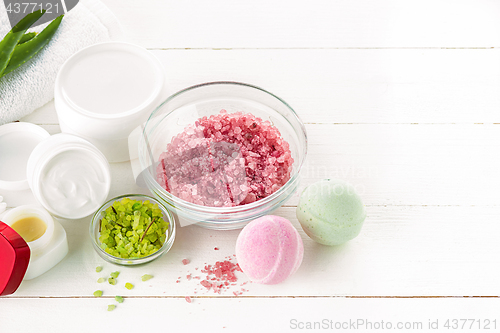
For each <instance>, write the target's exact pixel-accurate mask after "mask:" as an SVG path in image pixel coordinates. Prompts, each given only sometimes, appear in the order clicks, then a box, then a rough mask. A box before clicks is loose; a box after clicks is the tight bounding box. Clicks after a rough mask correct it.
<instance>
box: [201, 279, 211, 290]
mask: <svg viewBox="0 0 500 333" xmlns="http://www.w3.org/2000/svg"><path fill="white" fill-rule="evenodd" d="M200 284H201V285H202V286H203V287H205V288H207V289H210V288H212V284H211V283H210V282H208V281H207V280H202V281H201V282H200Z"/></svg>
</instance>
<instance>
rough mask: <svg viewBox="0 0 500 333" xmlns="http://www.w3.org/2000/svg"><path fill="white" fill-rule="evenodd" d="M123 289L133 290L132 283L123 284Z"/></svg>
mask: <svg viewBox="0 0 500 333" xmlns="http://www.w3.org/2000/svg"><path fill="white" fill-rule="evenodd" d="M125 288H127V289H128V290H131V289H132V288H134V285H133V284H132V283H128V282H127V283H125Z"/></svg>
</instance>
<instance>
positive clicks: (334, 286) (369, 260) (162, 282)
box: [9, 206, 500, 298]
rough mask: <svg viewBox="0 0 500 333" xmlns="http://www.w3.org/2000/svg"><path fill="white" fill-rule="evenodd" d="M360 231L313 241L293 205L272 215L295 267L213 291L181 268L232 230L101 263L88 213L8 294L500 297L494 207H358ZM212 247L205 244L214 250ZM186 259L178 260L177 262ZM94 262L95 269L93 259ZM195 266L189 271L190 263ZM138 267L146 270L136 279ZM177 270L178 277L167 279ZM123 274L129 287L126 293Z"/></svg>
mask: <svg viewBox="0 0 500 333" xmlns="http://www.w3.org/2000/svg"><path fill="white" fill-rule="evenodd" d="M367 211H368V217H367V219H366V221H365V225H364V227H363V230H362V232H361V234H360V235H359V236H358V237H357V238H356V239H354V240H352V241H351V242H349V243H347V244H345V245H342V246H337V247H327V246H322V245H319V244H316V243H315V242H313V241H312V240H311V239H309V238H308V237H307V236H306V235H305V234H304V232H303V231H302V229H301V228H300V225H299V224H298V222H297V219H296V218H295V208H293V207H284V208H280V209H279V210H278V211H276V214H278V215H280V216H283V217H285V218H288V219H290V221H292V223H293V224H294V225H295V226H296V227H297V229H298V230H299V233H300V235H301V237H302V239H303V242H304V249H305V250H304V253H305V254H304V261H303V263H302V266H301V267H300V268H299V270H298V271H297V273H296V274H295V275H293V276H292V277H290V278H289V279H288V280H286V281H285V282H284V283H282V284H279V285H272V286H269V285H259V284H254V283H251V284H246V285H244V286H240V285H241V284H242V283H244V282H246V281H248V280H247V278H246V277H245V276H244V275H243V274H238V275H237V276H238V278H239V280H238V285H237V286H234V287H231V289H229V290H228V291H225V292H222V293H221V294H215V293H213V291H212V290H210V291H206V290H205V288H204V287H202V286H201V285H200V284H199V281H198V280H196V279H192V280H190V281H188V280H187V278H186V275H188V274H190V273H192V274H193V276H202V277H204V276H205V275H204V274H201V273H199V270H201V269H203V267H204V266H205V264H212V265H213V264H215V262H216V261H220V260H224V258H225V257H226V256H233V255H234V245H235V243H236V238H237V236H238V233H239V232H238V231H211V230H206V229H203V228H200V227H197V226H189V227H183V228H178V230H177V231H178V235H177V237H176V241H175V244H174V246H173V247H172V249H171V250H170V252H169V253H167V254H165V255H164V256H163V257H161V258H160V259H158V260H155V261H154V262H152V263H150V264H148V265H144V266H140V267H121V266H116V265H112V264H109V263H105V262H104V261H103V260H102V259H101V258H100V257H99V256H98V255H97V254H96V253H95V251H94V249H93V248H92V245H91V243H90V239H89V236H88V223H89V218H87V219H82V220H78V221H63V223H62V224H63V226H64V228H65V229H66V232H67V234H68V242H69V246H70V252H69V254H68V256H67V257H66V258H65V259H64V261H62V262H61V263H60V264H59V265H57V266H56V267H55V268H53V269H52V270H50V271H49V272H47V273H46V274H44V275H42V276H40V277H38V278H37V279H34V280H30V281H24V282H23V283H22V284H21V286H20V288H19V289H18V291H17V292H16V293H15V294H14V295H12V296H9V297H13V298H17V297H28V296H29V297H36V296H46V297H54V296H57V297H73V296H75V297H85V296H91V295H92V293H93V292H94V291H95V290H98V289H100V290H103V291H104V292H105V293H106V294H109V293H112V294H113V293H115V294H116V293H118V294H119V293H125V292H126V293H127V295H131V296H186V295H189V296H196V295H201V296H212V297H219V296H225V297H230V296H233V291H240V290H241V288H244V289H246V290H248V292H245V293H244V296H264V297H267V296H325V295H327V296H500V286H499V284H498V274H497V273H498V268H497V265H498V258H500V247H499V246H498V234H499V233H500V223H499V221H498V216H499V214H500V207H408V206H406V207H392V206H388V207H378V206H376V207H367ZM216 247H217V248H218V249H219V250H214V248H216ZM183 259H189V260H191V263H190V264H188V265H183V264H182V262H181V261H182V260H183ZM99 265H102V266H103V267H104V269H103V272H102V273H100V274H99V273H96V272H95V267H96V266H99ZM196 267H198V268H199V269H198V270H196V269H195V268H196ZM116 270H118V271H120V272H121V273H120V276H119V277H118V284H117V285H116V286H112V285H109V284H108V283H103V284H98V283H97V279H98V278H99V277H105V276H107V275H108V276H109V274H110V273H111V272H113V271H116ZM144 274H152V275H154V276H155V277H154V278H153V279H151V280H149V281H147V282H141V281H140V277H141V276H142V275H144ZM179 277H181V278H180V282H179V283H176V281H177V280H178V279H179ZM126 282H131V283H133V284H134V285H135V286H136V287H135V288H134V289H133V290H131V291H127V290H126V289H125V288H124V284H125V283H126Z"/></svg>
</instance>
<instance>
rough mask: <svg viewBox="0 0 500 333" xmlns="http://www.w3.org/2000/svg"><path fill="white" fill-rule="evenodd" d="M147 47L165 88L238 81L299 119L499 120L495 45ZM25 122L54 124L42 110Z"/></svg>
mask: <svg viewBox="0 0 500 333" xmlns="http://www.w3.org/2000/svg"><path fill="white" fill-rule="evenodd" d="M499 17H500V15H499ZM499 31H500V29H499ZM499 34H500V32H499ZM153 53H154V54H155V55H156V56H157V57H158V58H159V59H160V61H161V62H162V63H163V65H164V66H165V69H166V72H167V90H168V92H169V93H170V94H172V93H175V92H177V91H179V90H181V89H184V88H186V87H189V86H192V85H195V84H199V83H202V82H209V81H224V80H226V81H227V80H229V81H240V82H246V83H250V84H254V85H257V86H260V87H262V88H264V89H267V90H268V91H270V92H272V93H274V94H276V95H277V96H279V97H281V98H283V99H284V100H285V101H286V102H287V103H289V104H290V105H291V106H292V107H293V108H294V109H295V110H296V111H297V112H298V114H299V115H300V116H301V118H302V120H303V121H304V122H306V123H343V124H344V123H346V124H351V123H355V124H358V123H363V124H366V123H368V124H370V123H376V124H378V123H392V124H399V123H432V124H435V123H445V124H450V123H455V124H456V123H500V113H499V112H497V111H498V110H499V109H500V94H498V91H499V90H500V61H499V59H500V49H488V50H414V49H411V50H406V49H405V50H400V49H397V50H393V49H391V50H318V49H315V50H310V49H307V50H164V51H153ZM49 104H50V103H49ZM50 105H51V104H50ZM50 105H49V106H47V107H45V108H42V109H47V108H48V109H50V108H51V107H50ZM25 120H27V121H32V122H36V123H42V124H47V123H48V124H55V123H57V118H56V116H55V114H54V113H50V112H49V113H46V112H36V113H34V114H32V115H30V116H28V117H26V118H25Z"/></svg>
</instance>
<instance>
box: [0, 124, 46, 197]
mask: <svg viewBox="0 0 500 333" xmlns="http://www.w3.org/2000/svg"><path fill="white" fill-rule="evenodd" d="M49 136H50V134H49V133H48V132H47V131H46V130H44V129H43V128H41V127H40V126H37V125H35V124H31V123H25V122H17V123H9V124H5V125H3V126H0V160H1V163H0V192H3V191H2V190H4V191H23V190H29V184H28V178H27V175H26V166H27V164H28V159H29V157H30V155H31V153H32V151H33V150H34V149H35V147H36V146H37V145H38V144H39V143H40V142H42V141H43V140H44V139H46V138H48V137H49ZM3 195H4V196H5V193H4V194H3ZM5 202H7V203H9V204H12V202H9V198H7V197H6V198H5Z"/></svg>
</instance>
